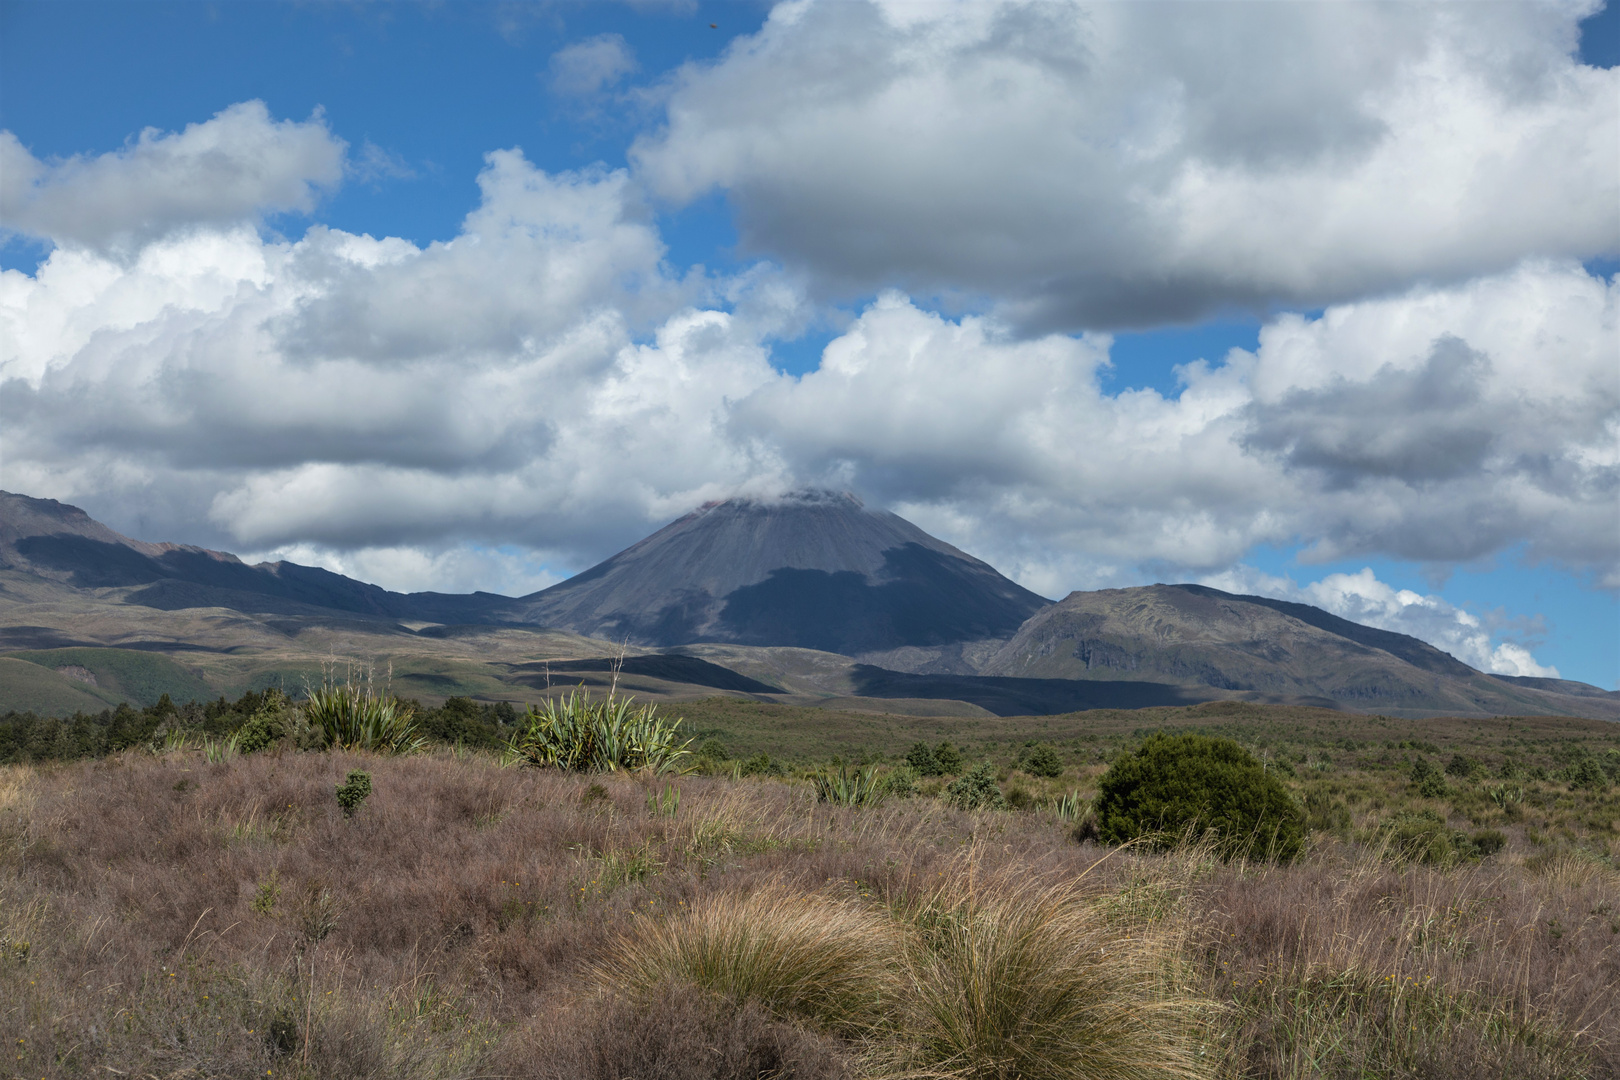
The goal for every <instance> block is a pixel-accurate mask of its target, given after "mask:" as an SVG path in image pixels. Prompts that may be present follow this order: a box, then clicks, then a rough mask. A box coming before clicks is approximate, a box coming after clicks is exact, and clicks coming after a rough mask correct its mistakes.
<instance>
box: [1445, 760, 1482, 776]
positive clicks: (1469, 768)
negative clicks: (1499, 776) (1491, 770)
mask: <svg viewBox="0 0 1620 1080" xmlns="http://www.w3.org/2000/svg"><path fill="white" fill-rule="evenodd" d="M1480 771H1481V768H1480V764H1479V762H1477V761H1475V760H1474V759H1473V758H1471V757H1468V756H1467V755H1466V754H1452V755H1451V760H1450V761H1448V762H1446V775H1447V776H1455V777H1457V778H1458V779H1460V780H1470V779H1472V778H1473V777H1474V775H1475V774H1477V773H1479V772H1480Z"/></svg>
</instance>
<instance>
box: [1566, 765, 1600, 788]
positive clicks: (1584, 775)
mask: <svg viewBox="0 0 1620 1080" xmlns="http://www.w3.org/2000/svg"><path fill="white" fill-rule="evenodd" d="M1567 772H1568V773H1569V786H1570V787H1572V788H1585V789H1587V790H1589V791H1602V790H1603V789H1604V788H1606V787H1608V786H1609V776H1608V774H1607V773H1605V772H1604V771H1603V766H1602V765H1601V764H1599V763H1598V760H1597V758H1594V757H1583V758H1581V760H1579V761H1577V762H1576V763H1575V764H1573V765H1571V766H1570V767H1569V769H1568V770H1567Z"/></svg>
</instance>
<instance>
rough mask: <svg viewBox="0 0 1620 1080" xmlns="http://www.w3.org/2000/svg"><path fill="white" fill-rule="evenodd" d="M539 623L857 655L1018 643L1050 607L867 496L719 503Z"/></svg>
mask: <svg viewBox="0 0 1620 1080" xmlns="http://www.w3.org/2000/svg"><path fill="white" fill-rule="evenodd" d="M523 603H524V604H525V605H526V606H525V608H524V611H523V619H524V621H525V622H531V623H537V624H541V625H545V626H555V627H562V628H566V629H569V630H573V631H575V632H577V633H581V634H589V635H591V636H593V637H603V638H609V639H612V640H622V639H625V638H628V639H629V640H630V641H631V642H632V643H635V644H638V645H653V646H670V645H683V644H687V643H690V642H702V641H707V642H729V643H732V644H738V645H790V646H798V647H800V648H807V649H821V650H824V651H826V652H835V653H843V654H845V655H849V656H854V655H859V654H861V653H871V652H882V651H884V650H889V649H897V648H902V647H904V646H908V645H909V646H933V645H946V644H952V643H957V642H966V641H980V640H985V639H990V638H1007V637H1010V636H1011V635H1012V634H1013V633H1015V632H1016V631H1017V629H1018V628H1019V626H1021V625H1022V624H1023V623H1024V621H1025V620H1026V619H1028V618H1029V617H1030V616H1031V615H1033V614H1034V613H1035V612H1037V611H1039V610H1041V609H1042V608H1044V607H1046V606H1047V605H1048V604H1049V603H1050V601H1048V600H1047V599H1045V598H1044V597H1041V596H1037V595H1036V594H1035V593H1032V592H1030V591H1029V590H1028V589H1026V588H1023V587H1022V586H1020V585H1018V584H1016V583H1014V582H1012V581H1009V580H1008V579H1007V578H1005V577H1003V576H1002V575H1001V574H999V573H997V572H996V570H995V568H994V567H991V566H990V565H988V564H987V563H983V562H980V561H979V560H978V559H975V558H973V557H972V556H971V555H968V554H966V553H964V552H962V551H959V550H957V549H956V548H954V547H952V546H951V545H949V544H947V543H945V542H944V541H943V540H939V539H937V538H935V537H932V536H930V535H928V534H927V533H925V532H923V531H922V530H921V529H919V528H918V527H917V526H915V525H913V524H911V522H909V521H906V520H905V519H904V518H902V517H899V516H898V515H895V514H891V513H889V512H888V511H884V510H870V509H867V507H866V506H864V505H863V504H862V503H861V501H860V500H859V499H858V498H856V497H855V496H854V495H852V494H849V493H847V492H845V493H836V492H830V491H801V492H796V493H794V494H791V495H787V496H784V497H782V498H779V499H772V500H765V499H729V500H727V501H725V502H719V503H710V504H708V505H706V506H703V507H700V508H699V509H697V510H695V511H693V512H692V513H690V514H688V515H686V516H685V517H683V518H681V519H680V520H679V521H676V522H673V523H671V524H669V525H667V526H665V527H664V528H662V529H660V530H658V531H657V532H656V533H653V534H652V535H651V536H649V537H647V538H646V539H645V540H642V541H641V542H640V543H637V544H635V545H633V546H632V547H629V548H626V549H625V550H624V551H621V552H620V553H619V554H617V555H615V556H613V557H612V558H610V559H608V560H607V561H606V562H602V563H599V564H598V565H596V566H594V567H592V568H591V569H589V570H586V571H585V572H584V573H582V574H578V575H576V576H575V577H572V578H570V579H568V580H567V581H564V582H562V583H560V584H558V585H555V586H553V587H551V588H549V589H547V590H545V591H544V592H540V593H536V594H534V595H533V596H530V597H526V598H524V601H523Z"/></svg>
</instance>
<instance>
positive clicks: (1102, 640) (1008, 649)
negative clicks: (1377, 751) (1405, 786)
mask: <svg viewBox="0 0 1620 1080" xmlns="http://www.w3.org/2000/svg"><path fill="white" fill-rule="evenodd" d="M977 674H980V675H998V676H1015V677H1021V678H1044V679H1075V680H1097V681H1112V680H1125V681H1131V682H1141V681H1144V680H1145V681H1151V682H1158V683H1168V684H1171V685H1176V686H1182V687H1213V688H1215V689H1220V690H1230V691H1245V692H1253V693H1259V694H1264V695H1273V696H1276V697H1279V698H1287V697H1294V698H1314V699H1327V700H1331V701H1334V702H1338V703H1339V704H1340V705H1341V706H1346V707H1349V708H1353V709H1358V710H1363V711H1369V712H1372V711H1379V710H1385V711H1402V712H1411V711H1418V710H1422V711H1434V712H1457V713H1479V712H1488V713H1496V714H1511V713H1537V712H1548V711H1555V712H1567V713H1575V714H1579V715H1602V716H1607V717H1611V718H1620V694H1617V693H1614V692H1611V691H1605V690H1601V689H1599V688H1598V687H1595V686H1587V685H1586V684H1584V683H1574V682H1568V681H1566V680H1560V679H1534V680H1528V679H1504V678H1499V677H1496V676H1491V675H1486V674H1485V673H1483V672H1480V671H1476V670H1475V669H1474V668H1471V667H1469V666H1468V665H1467V664H1464V663H1463V662H1462V661H1460V660H1458V659H1456V658H1455V657H1453V656H1451V655H1449V654H1447V653H1445V652H1442V651H1441V650H1439V649H1437V648H1435V647H1434V646H1433V645H1430V644H1428V643H1427V642H1425V641H1421V640H1419V639H1417V638H1414V637H1410V636H1408V635H1406V634H1397V633H1393V632H1391V631H1388V630H1378V629H1374V628H1373V627H1369V626H1362V625H1360V624H1359V623H1353V622H1350V621H1349V620H1347V619H1341V618H1339V617H1338V616H1336V615H1331V614H1329V613H1328V612H1325V611H1323V610H1321V609H1320V608H1314V607H1310V606H1309V605H1306V604H1294V603H1289V602H1286V601H1281V600H1273V599H1270V598H1268V597H1262V596H1236V595H1233V594H1231V593H1225V592H1221V591H1220V590H1218V589H1210V588H1205V587H1203V586H1200V585H1151V586H1147V587H1143V588H1134V589H1104V590H1100V591H1097V592H1076V593H1071V594H1070V595H1069V596H1067V597H1066V598H1064V599H1063V600H1061V601H1059V602H1058V603H1056V604H1054V605H1052V606H1051V607H1049V608H1047V609H1045V610H1044V611H1041V612H1039V613H1038V614H1036V615H1035V616H1034V617H1033V618H1031V619H1030V620H1029V621H1028V622H1027V623H1025V624H1024V625H1023V626H1022V627H1021V628H1020V629H1019V631H1018V633H1017V634H1016V635H1014V637H1013V638H1012V639H1011V640H1010V641H1008V642H1007V644H1006V645H1004V646H1003V647H1002V648H1001V649H999V650H998V651H997V652H995V653H994V654H992V655H991V656H990V657H989V658H988V659H987V660H986V661H985V662H984V663H983V664H982V665H980V666H979V668H978V671H977Z"/></svg>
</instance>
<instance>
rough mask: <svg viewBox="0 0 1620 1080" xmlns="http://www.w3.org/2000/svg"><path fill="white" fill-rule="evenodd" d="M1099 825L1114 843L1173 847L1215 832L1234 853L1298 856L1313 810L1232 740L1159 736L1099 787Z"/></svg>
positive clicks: (1225, 850)
mask: <svg viewBox="0 0 1620 1080" xmlns="http://www.w3.org/2000/svg"><path fill="white" fill-rule="evenodd" d="M1097 829H1098V833H1099V835H1100V836H1101V838H1102V839H1103V840H1104V841H1105V842H1107V843H1111V844H1123V843H1127V842H1129V841H1133V840H1140V841H1143V842H1146V843H1148V844H1149V845H1151V846H1154V847H1160V848H1163V847H1173V846H1175V845H1176V844H1178V843H1180V842H1181V840H1182V839H1183V838H1184V837H1186V836H1189V835H1190V836H1195V837H1202V836H1204V835H1206V834H1208V835H1211V836H1213V838H1214V842H1215V845H1216V847H1217V849H1218V850H1219V851H1220V853H1221V854H1222V855H1223V856H1225V857H1227V858H1232V857H1234V856H1242V857H1245V858H1265V859H1273V860H1276V861H1278V862H1291V861H1292V860H1294V859H1295V858H1298V856H1299V854H1300V852H1301V851H1302V850H1303V849H1304V846H1305V815H1304V812H1303V811H1302V810H1301V809H1300V807H1299V806H1298V805H1297V804H1296V803H1295V802H1294V800H1293V798H1292V796H1290V795H1289V793H1288V789H1287V788H1286V787H1284V786H1283V785H1282V782H1281V781H1279V780H1278V779H1277V778H1276V777H1275V776H1273V775H1271V774H1270V773H1268V772H1267V771H1266V769H1265V767H1264V766H1263V765H1262V764H1261V763H1260V761H1259V760H1258V759H1256V758H1255V756H1254V755H1253V754H1251V753H1249V752H1248V751H1247V750H1245V749H1243V747H1241V746H1239V745H1238V744H1237V743H1235V742H1233V741H1232V740H1231V739H1221V738H1212V737H1210V736H1208V735H1196V734H1187V735H1151V736H1149V737H1148V738H1147V739H1145V740H1143V742H1142V745H1141V747H1140V748H1138V749H1137V751H1136V752H1135V753H1131V754H1123V755H1121V756H1120V757H1119V758H1117V759H1115V761H1114V763H1113V764H1112V765H1110V766H1109V768H1108V772H1107V773H1105V774H1104V775H1103V778H1102V780H1101V782H1100V783H1099V784H1098V787H1097Z"/></svg>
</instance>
